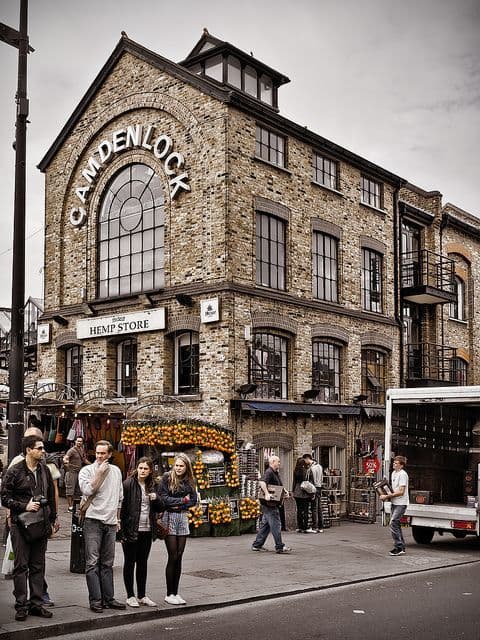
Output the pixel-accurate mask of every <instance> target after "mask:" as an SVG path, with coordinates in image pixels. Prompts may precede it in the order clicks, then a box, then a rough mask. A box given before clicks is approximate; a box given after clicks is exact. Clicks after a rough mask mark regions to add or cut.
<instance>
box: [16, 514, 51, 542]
mask: <svg viewBox="0 0 480 640" xmlns="http://www.w3.org/2000/svg"><path fill="white" fill-rule="evenodd" d="M17 526H18V528H19V530H20V532H21V534H22V536H23V539H24V540H25V542H28V543H32V542H36V541H37V540H41V539H42V538H48V536H49V535H50V534H51V532H52V527H51V525H50V523H49V521H48V519H47V516H46V513H45V508H44V507H40V509H39V510H38V511H24V512H23V513H20V514H18V516H17Z"/></svg>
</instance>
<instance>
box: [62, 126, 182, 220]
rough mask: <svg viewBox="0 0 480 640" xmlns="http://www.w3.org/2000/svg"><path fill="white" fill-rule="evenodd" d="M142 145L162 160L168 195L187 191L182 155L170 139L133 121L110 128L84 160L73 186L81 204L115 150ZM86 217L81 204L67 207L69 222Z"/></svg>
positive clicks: (116, 151)
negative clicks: (79, 179)
mask: <svg viewBox="0 0 480 640" xmlns="http://www.w3.org/2000/svg"><path fill="white" fill-rule="evenodd" d="M134 148H140V149H146V150H147V151H151V152H152V153H153V155H154V156H155V157H156V158H157V159H158V160H162V161H163V168H164V171H165V174H166V175H167V177H168V184H169V186H170V196H171V198H172V200H174V199H175V198H176V197H177V195H178V194H179V192H180V191H181V190H183V191H190V185H189V184H188V173H187V172H183V173H182V172H181V170H182V168H183V165H184V164H185V158H184V157H183V155H182V154H181V153H178V152H177V151H173V141H172V139H171V138H170V136H167V135H165V134H160V135H157V134H156V133H155V128H154V126H153V125H141V124H135V125H131V126H129V127H127V128H126V129H119V130H118V131H114V132H113V134H112V137H111V139H108V140H102V142H100V144H99V145H98V147H97V148H96V149H95V151H94V153H93V155H91V156H90V158H89V159H88V160H87V163H86V166H85V168H84V169H83V171H82V177H83V179H84V183H83V184H81V185H79V186H77V187H76V188H75V195H76V196H77V198H78V199H79V200H80V202H81V203H82V205H86V204H87V201H88V197H89V195H90V190H91V189H92V188H93V187H94V186H95V183H96V181H97V179H98V177H99V175H100V174H101V172H102V170H103V169H104V168H105V167H106V166H107V165H108V163H109V162H111V161H112V160H113V159H114V158H115V156H116V155H117V154H118V153H121V152H123V151H127V150H128V149H134ZM86 219H87V212H86V210H85V208H84V206H78V207H74V208H73V209H72V210H71V211H70V222H71V224H72V225H73V226H74V227H81V226H82V225H83V224H84V223H85V222H86Z"/></svg>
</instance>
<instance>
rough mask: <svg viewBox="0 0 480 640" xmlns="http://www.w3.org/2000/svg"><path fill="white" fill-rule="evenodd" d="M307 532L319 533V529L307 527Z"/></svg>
mask: <svg viewBox="0 0 480 640" xmlns="http://www.w3.org/2000/svg"><path fill="white" fill-rule="evenodd" d="M307 533H318V531H317V530H316V529H312V528H310V529H307Z"/></svg>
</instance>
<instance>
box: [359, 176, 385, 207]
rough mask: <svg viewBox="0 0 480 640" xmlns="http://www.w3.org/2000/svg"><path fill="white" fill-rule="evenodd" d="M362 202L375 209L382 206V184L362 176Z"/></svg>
mask: <svg viewBox="0 0 480 640" xmlns="http://www.w3.org/2000/svg"><path fill="white" fill-rule="evenodd" d="M362 202H363V204H368V205H370V206H371V207H375V208H376V209H382V208H383V189H382V184H381V183H380V182H377V181H376V180H371V179H370V178H366V177H365V176H362Z"/></svg>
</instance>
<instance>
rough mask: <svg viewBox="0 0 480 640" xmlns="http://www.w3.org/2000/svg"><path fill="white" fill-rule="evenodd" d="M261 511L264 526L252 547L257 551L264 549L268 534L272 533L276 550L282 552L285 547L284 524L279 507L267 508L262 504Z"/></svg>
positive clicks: (261, 527)
mask: <svg viewBox="0 0 480 640" xmlns="http://www.w3.org/2000/svg"><path fill="white" fill-rule="evenodd" d="M260 509H261V511H262V524H261V525H260V529H259V530H258V533H257V537H256V538H255V541H254V543H253V545H252V546H253V547H254V548H256V549H259V548H260V547H263V545H264V544H265V540H266V539H267V536H268V534H269V533H271V534H272V536H273V539H274V540H275V550H276V551H281V550H282V549H283V547H284V546H285V545H284V543H283V541H282V523H281V520H280V513H279V512H278V507H267V506H265V505H263V504H262V505H260Z"/></svg>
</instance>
